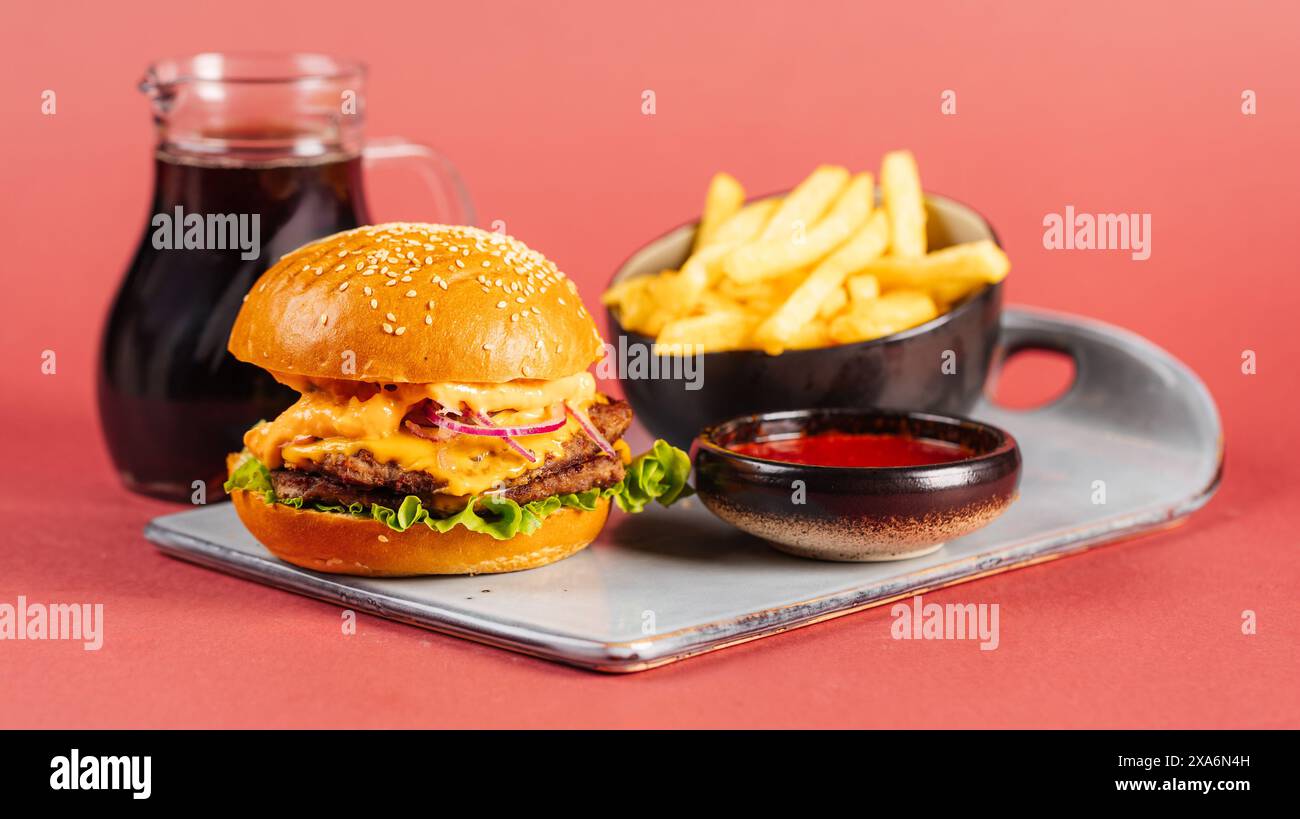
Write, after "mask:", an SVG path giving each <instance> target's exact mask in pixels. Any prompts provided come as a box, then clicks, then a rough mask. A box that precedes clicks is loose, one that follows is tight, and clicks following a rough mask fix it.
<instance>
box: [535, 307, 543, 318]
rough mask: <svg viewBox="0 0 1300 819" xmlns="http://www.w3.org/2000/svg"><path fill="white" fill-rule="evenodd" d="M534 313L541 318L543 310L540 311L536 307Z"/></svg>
mask: <svg viewBox="0 0 1300 819" xmlns="http://www.w3.org/2000/svg"><path fill="white" fill-rule="evenodd" d="M533 313H534V314H536V315H539V316H540V315H541V314H542V311H541V310H538V309H537V308H536V307H534V308H533Z"/></svg>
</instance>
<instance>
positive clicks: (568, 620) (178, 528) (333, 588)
mask: <svg viewBox="0 0 1300 819" xmlns="http://www.w3.org/2000/svg"><path fill="white" fill-rule="evenodd" d="M1003 343H1004V347H1005V349H1008V350H1014V349H1019V348H1024V347H1047V348H1053V349H1057V350H1061V351H1063V352H1066V353H1068V354H1070V355H1071V356H1073V357H1074V359H1075V362H1076V369H1077V377H1076V380H1075V383H1074V385H1073V386H1072V387H1071V389H1070V391H1069V392H1068V393H1067V394H1066V395H1064V396H1063V397H1062V398H1060V399H1059V400H1057V401H1056V402H1054V403H1053V404H1051V405H1049V406H1047V407H1043V408H1039V409H1036V410H1032V411H1029V412H1015V411H1009V410H1006V409H1002V408H1000V407H998V406H995V405H992V404H987V403H984V404H981V405H980V406H978V407H976V409H975V410H974V411H973V412H972V413H971V414H972V415H973V416H975V417H977V418H980V419H982V420H985V421H989V422H991V423H994V424H996V425H998V426H1001V427H1004V428H1005V429H1007V430H1009V431H1011V432H1012V434H1014V435H1015V436H1016V438H1017V439H1018V440H1019V442H1020V446H1021V450H1022V453H1023V456H1024V477H1023V480H1022V483H1021V488H1020V491H1021V496H1020V499H1019V500H1018V501H1017V502H1016V503H1015V504H1014V505H1013V506H1012V507H1011V509H1010V510H1009V511H1008V512H1007V513H1006V514H1005V515H1003V516H1002V517H1001V518H1000V519H998V520H996V521H995V522H994V523H993V524H991V525H990V526H988V527H987V528H985V529H983V530H981V531H979V532H976V533H974V534H972V535H969V536H967V537H965V538H961V539H960V540H956V541H953V542H951V543H949V544H947V545H946V546H944V547H943V548H942V549H940V550H939V551H937V552H935V553H933V554H930V555H926V556H924V557H919V558H915V559H912V560H904V561H899V562H895V563H868V564H848V563H820V562H815V561H810V560H803V559H801V558H797V557H790V556H788V555H785V554H782V553H781V552H777V551H775V550H774V549H771V548H769V547H767V546H766V545H764V544H763V542H762V541H760V540H757V539H755V538H753V537H750V536H748V535H745V534H742V533H741V532H738V531H736V530H734V529H732V528H730V527H729V526H727V525H726V524H724V523H722V522H721V521H718V520H717V519H715V518H714V517H712V516H711V515H710V514H709V513H708V512H707V511H705V509H704V508H703V507H702V506H701V505H700V504H699V502H698V499H691V500H690V501H688V502H687V504H686V506H685V508H683V507H682V506H674V507H673V508H672V509H662V508H659V507H657V506H656V507H655V508H653V509H652V510H650V511H648V512H646V513H644V514H642V515H637V516H624V515H622V514H620V513H618V512H614V513H613V514H612V515H611V516H610V524H609V525H608V526H607V527H606V528H605V531H604V533H603V534H602V535H601V537H600V539H599V540H598V541H597V542H596V543H595V544H594V545H593V546H592V547H591V548H589V549H586V550H585V551H583V552H581V553H579V554H577V555H575V556H574V557H571V558H569V559H567V560H562V561H560V562H559V563H555V564H552V565H550V566H546V567H543V568H540V569H534V570H532V571H526V572H519V573H515V574H504V575H483V576H479V577H435V578H417V579H397V580H370V579H364V578H355V577H342V576H338V575H321V574H315V573H313V572H309V571H305V570H303V569H298V568H295V567H293V566H290V565H288V564H285V563H281V562H280V561H278V560H276V559H275V558H273V557H272V556H271V555H270V554H269V553H268V552H267V551H266V550H265V549H263V548H262V546H261V545H260V544H258V543H257V541H255V540H254V539H253V538H252V536H250V535H249V534H248V532H247V531H245V530H244V528H243V526H242V525H240V523H239V520H238V518H236V516H235V512H234V509H233V508H231V506H230V504H228V503H222V504H217V505H213V506H211V507H207V508H203V509H198V510H195V511H190V512H182V513H179V514H174V515H167V516H165V517H160V518H158V519H156V520H154V521H152V522H151V523H149V525H148V526H147V527H146V529H145V534H146V536H147V537H148V538H149V539H150V540H151V541H153V542H154V543H156V544H157V545H158V547H159V548H160V549H162V550H163V551H164V552H166V553H168V554H171V555H174V556H176V557H180V558H183V559H185V560H189V561H192V562H195V563H199V564H201V565H204V566H209V567H211V568H215V569H219V570H221V571H224V572H228V573H230V574H235V575H239V576H241V577H247V578H250V579H253V580H257V581H260V582H263V583H267V584H269V585H272V586H276V587H279V588H282V589H287V590H289V591H295V592H298V593H300V594H306V595H310V596H312V597H317V598H320V599H323V600H328V601H331V602H334V603H337V604H339V605H342V606H347V607H349V608H353V609H358V610H361V611H366V612H370V613H372V614H376V615H379V616H381V617H387V618H390V619H393V620H399V621H401V622H404V623H410V624H413V625H417V626H423V627H425V628H429V629H433V630H435V631H440V632H446V633H448V634H454V635H457V636H460V637H466V638H469V639H471V640H477V641H479V642H483V643H488V644H491V645H495V646H499V647H502V648H509V649H513V650H515V651H521V652H524V653H527V654H532V655H535V656H538V657H545V658H547V659H551V660H558V661H560V662H565V663H570V664H573V665H577V666H582V667H586V668H592V669H598V670H601V671H639V670H642V669H646V668H652V667H654V666H656V665H662V664H664V663H669V662H673V661H675V660H680V659H682V658H684V657H690V656H692V655H695V654H700V653H703V652H706V651H712V650H714V649H718V648H724V647H726V646H730V645H735V644H736V643H741V642H745V641H747V640H753V639H756V638H759V637H764V636H767V635H770V634H776V633H778V632H781V631H785V630H787V629H791V628H796V627H798V626H805V625H808V624H810V623H815V622H818V621H820V620H825V619H828V618H831V617H838V616H840V615H843V614H849V613H851V612H854V611H858V610H860V609H864V608H869V607H871V606H877V605H880V604H882V603H886V602H889V601H891V600H893V599H895V598H898V597H900V596H904V595H911V594H915V593H917V592H921V591H925V590H927V589H934V588H937V587H940V586H945V585H950V584H953V583H960V582H963V581H966V580H972V579H975V578H978V577H982V576H984V575H987V574H991V573H994V572H1000V571H1005V570H1007V569H1011V568H1014V567H1017V566H1024V565H1027V564H1030V563H1037V562H1041V561H1044V560H1049V559H1051V558H1055V557H1060V556H1061V555H1064V554H1068V553H1071V552H1076V551H1080V550H1082V549H1086V548H1089V547H1092V546H1097V545H1100V544H1102V543H1106V542H1109V541H1115V540H1119V539H1123V538H1127V537H1131V536H1133V535H1136V534H1138V533H1141V532H1144V531H1148V530H1152V529H1156V528H1159V527H1162V526H1165V525H1168V524H1170V523H1171V522H1173V521H1176V520H1178V519H1179V518H1181V517H1183V516H1185V515H1187V514H1188V513H1190V512H1192V511H1193V510H1195V509H1197V508H1198V507H1200V506H1201V505H1202V504H1204V503H1205V502H1206V500H1208V499H1209V497H1210V495H1211V494H1212V493H1213V491H1214V489H1215V486H1216V485H1217V483H1218V478H1219V472H1220V466H1221V463H1222V456H1223V441H1222V437H1221V433H1220V427H1219V418H1218V413H1217V412H1216V410H1215V407H1214V403H1213V401H1212V400H1211V398H1210V395H1209V393H1208V392H1207V391H1206V389H1205V387H1204V386H1203V385H1202V384H1201V382H1200V381H1199V380H1198V379H1197V378H1196V376H1195V375H1193V374H1192V372H1191V371H1190V370H1188V369H1187V367H1185V366H1184V365H1183V364H1181V363H1180V362H1178V361H1177V360H1176V359H1174V358H1173V357H1171V356H1170V355H1169V354H1167V353H1165V352H1164V351H1163V350H1161V349H1159V348H1158V347H1156V346H1154V345H1152V344H1151V343H1150V342H1148V341H1146V340H1145V339H1142V338H1141V337H1139V336H1136V335H1133V334H1132V333H1128V332H1126V331H1123V330H1120V329H1117V328H1115V327H1111V326H1108V325H1105V324H1101V323H1098V322H1093V321H1086V320H1082V319H1078V318H1073V317H1067V316H1061V315H1054V314H1048V313H1041V312H1029V311H1025V310H1010V311H1007V313H1006V314H1005V316H1004V319H1003ZM642 440H644V439H642ZM633 442H634V443H636V441H635V439H634V441H633ZM1095 481H1104V482H1105V501H1106V502H1105V503H1104V504H1102V503H1094V499H1095V492H1094V482H1095Z"/></svg>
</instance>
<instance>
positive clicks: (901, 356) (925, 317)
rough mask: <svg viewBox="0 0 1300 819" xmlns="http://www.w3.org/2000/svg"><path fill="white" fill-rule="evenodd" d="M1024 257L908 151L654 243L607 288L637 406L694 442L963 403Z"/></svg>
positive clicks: (665, 431)
mask: <svg viewBox="0 0 1300 819" xmlns="http://www.w3.org/2000/svg"><path fill="white" fill-rule="evenodd" d="M1009 269H1010V263H1009V261H1008V260H1007V257H1006V254H1004V253H1003V252H1002V249H1001V248H1000V246H999V245H998V241H997V237H996V235H995V234H994V232H993V229H992V228H991V227H990V226H989V224H988V222H987V221H986V220H985V219H984V218H983V217H982V216H980V215H979V214H978V213H977V212H975V211H974V210H973V209H971V208H969V207H967V206H966V205H963V204H961V203H959V202H956V201H954V200H952V199H948V198H946V197H943V196H939V195H937V194H932V193H925V192H924V191H923V189H922V187H921V181H920V176H919V173H918V170H917V165H916V161H915V159H914V158H913V157H912V155H911V153H909V152H907V151H893V152H890V153H888V154H886V155H885V156H884V158H883V159H882V161H881V166H880V169H879V183H878V184H877V178H876V175H875V174H873V173H871V172H866V171H864V172H859V173H852V172H850V171H849V170H848V169H847V168H844V167H840V166H835V165H823V166H820V167H818V168H816V169H815V170H814V171H813V172H812V173H811V174H809V176H808V177H807V178H805V179H804V180H803V181H802V182H800V183H799V184H798V185H797V186H796V187H795V188H793V189H792V190H790V191H789V192H787V193H784V194H776V195H769V196H762V197H758V198H753V199H747V197H746V193H745V189H744V188H743V186H742V185H741V184H740V183H739V182H738V181H737V180H736V179H735V178H733V177H731V176H730V175H728V174H725V173H720V174H717V175H716V176H715V177H714V178H713V180H712V182H711V183H710V184H709V187H708V191H707V193H706V196H705V204H704V209H703V213H702V215H701V218H700V219H699V221H697V222H692V223H689V224H686V225H683V226H681V227H679V228H676V229H674V230H672V231H670V232H669V233H667V234H665V235H663V236H660V237H659V238H657V239H655V240H654V241H652V242H650V243H649V244H647V245H646V246H644V247H643V248H641V249H640V250H638V251H637V252H636V253H634V254H633V255H632V256H631V258H629V259H628V260H627V261H626V262H625V263H624V264H623V266H622V267H621V268H620V269H619V270H618V272H617V273H616V274H615V275H614V277H613V279H612V280H611V282H610V285H609V287H608V289H607V290H606V292H605V293H604V295H603V297H602V301H603V302H604V304H605V306H606V309H607V311H608V318H609V327H610V337H611V338H613V339H614V340H615V343H616V344H617V354H618V356H619V359H620V361H619V366H618V368H617V369H618V373H619V379H620V381H621V383H622V386H623V390H624V393H625V395H626V396H627V399H628V401H629V402H631V404H632V406H633V409H634V411H635V412H636V414H637V417H638V418H639V419H640V420H641V421H642V422H643V423H644V424H645V425H646V427H647V428H648V429H649V430H650V431H651V432H652V433H654V434H655V435H657V436H660V437H663V438H666V439H668V440H669V441H671V442H673V443H674V444H676V445H678V446H685V445H688V444H689V443H690V441H691V440H692V439H693V438H694V437H695V435H696V433H697V432H698V431H699V430H700V429H702V428H703V427H706V426H708V425H710V424H714V423H717V422H720V421H723V420H725V419H728V418H732V417H735V416H738V415H744V414H748V413H755V412H765V411H773V410H789V409H805V408H814V407H855V408H863V409H870V408H881V407H884V408H897V409H908V410H917V411H932V412H943V413H949V414H961V413H964V412H966V411H967V410H969V409H970V407H971V406H972V405H973V404H974V402H975V401H976V399H977V398H978V397H979V395H980V391H981V390H982V388H983V385H984V380H985V377H986V376H987V374H988V369H989V363H990V361H991V359H992V356H993V350H994V347H995V345H996V343H997V336H998V322H999V317H1000V313H1001V306H1002V292H1001V291H1002V287H1001V282H1002V280H1003V279H1004V278H1005V277H1006V275H1007V273H1008V271H1009Z"/></svg>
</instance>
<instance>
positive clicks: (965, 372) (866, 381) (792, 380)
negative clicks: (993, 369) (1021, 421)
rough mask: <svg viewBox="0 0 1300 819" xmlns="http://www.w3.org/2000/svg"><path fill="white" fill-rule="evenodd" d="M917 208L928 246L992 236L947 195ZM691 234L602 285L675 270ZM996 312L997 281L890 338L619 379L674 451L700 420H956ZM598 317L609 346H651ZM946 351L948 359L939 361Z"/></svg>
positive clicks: (667, 242)
mask: <svg viewBox="0 0 1300 819" xmlns="http://www.w3.org/2000/svg"><path fill="white" fill-rule="evenodd" d="M926 210H927V213H928V220H927V234H928V240H929V247H931V248H932V249H936V250H937V249H939V248H943V247H948V246H949V245H953V244H958V243H961V242H973V241H977V240H979V239H994V240H995V241H996V239H997V236H996V235H995V234H994V232H993V229H992V228H991V227H990V226H989V224H988V222H986V221H985V220H984V218H983V217H981V216H980V215H979V214H978V213H976V212H975V211H974V210H972V209H971V208H969V207H967V206H965V205H962V204H960V203H958V202H955V201H953V200H951V199H946V198H944V197H942V196H936V195H934V194H927V195H926ZM695 229H696V223H692V224H688V225H683V226H682V227H679V228H677V229H676V230H673V231H672V232H670V233H668V234H666V235H664V236H661V237H660V238H658V239H656V240H654V241H653V242H651V243H650V244H648V245H646V246H645V247H644V248H642V249H641V250H639V251H637V252H636V253H635V254H633V255H632V257H631V258H630V259H628V260H627V261H626V262H624V263H623V266H622V267H621V268H619V270H618V272H617V273H615V274H614V277H613V279H611V281H610V285H613V284H614V283H615V282H619V281H622V280H623V279H627V278H632V277H635V276H644V275H648V274H652V273H658V272H659V271H661V270H665V269H675V268H677V267H680V265H681V264H682V262H684V261H685V260H686V257H687V256H688V255H689V254H690V249H691V244H692V242H693V241H694V238H695ZM1001 312H1002V286H1001V285H1000V284H998V285H993V286H991V287H986V288H984V289H983V290H980V291H978V292H976V293H974V294H972V295H971V296H970V297H968V298H967V299H966V300H965V301H964V302H962V303H961V304H959V305H957V306H956V307H954V308H953V309H952V310H950V311H949V312H947V313H944V314H943V315H941V316H939V317H937V318H935V319H934V320H932V321H928V322H926V323H925V324H922V325H920V326H917V327H913V328H911V329H910V330H904V331H903V332H901V333H896V334H894V335H892V336H886V337H884V338H878V339H874V340H872V341H863V342H859V343H857V344H843V345H839V346H835V347H821V348H817V349H811V350H789V351H787V352H784V353H782V354H781V355H776V356H772V355H768V354H766V353H764V352H761V351H758V350H734V351H725V352H716V353H705V354H704V355H702V356H700V357H699V359H698V360H699V361H700V370H699V373H700V375H701V378H700V379H699V380H698V383H694V382H695V381H696V379H694V378H693V377H692V374H691V373H684V372H679V373H678V376H679V377H665V376H664V374H663V373H662V372H660V373H658V374H656V375H655V377H644V376H643V375H641V374H640V373H639V372H638V371H637V370H636V369H634V368H628V367H625V366H619V367H618V374H619V380H620V382H621V383H622V385H623V393H624V395H626V396H627V400H628V402H629V403H631V405H632V409H633V410H634V411H635V413H636V417H637V418H638V419H639V420H640V421H641V423H642V424H644V425H645V426H646V428H647V429H649V430H650V432H651V433H653V434H654V435H655V436H656V437H660V438H665V439H667V440H668V441H669V442H671V443H673V444H674V445H676V446H679V447H685V446H686V445H687V444H688V443H689V442H690V441H691V439H693V438H694V437H695V435H696V434H697V433H698V432H699V431H700V430H701V429H703V428H704V427H706V426H708V425H709V424H715V423H718V422H719V421H722V420H724V419H727V418H734V417H736V416H738V415H744V414H748V413H753V412H764V411H769V410H787V409H797V408H799V407H859V408H864V409H866V408H871V407H882V406H883V407H908V408H910V409H916V410H927V411H932V412H942V413H954V414H962V413H965V412H968V411H969V410H970V408H971V407H972V406H974V404H975V401H976V400H977V399H978V398H979V396H980V391H981V389H982V388H983V386H984V379H985V377H986V376H987V375H988V369H989V362H990V360H991V359H992V356H993V348H994V345H995V344H996V343H997V338H998V322H999V319H1000V316H1001ZM607 314H608V318H609V332H610V337H611V338H612V339H613V340H614V344H615V347H616V350H623V351H625V350H638V349H639V350H648V349H650V345H651V344H653V340H652V339H650V338H648V337H646V336H643V335H640V334H638V333H633V332H630V331H628V330H626V329H624V327H623V325H622V324H620V323H619V320H618V316H617V315H616V314H615V313H614V312H613V311H607ZM636 345H640V346H636ZM948 351H951V352H952V355H949V356H945V354H946V353H947V352H948ZM953 356H955V358H953ZM945 358H952V359H953V361H954V363H955V364H956V372H955V373H945V372H944V369H943V366H942V365H943V363H944V361H945ZM661 369H662V368H661Z"/></svg>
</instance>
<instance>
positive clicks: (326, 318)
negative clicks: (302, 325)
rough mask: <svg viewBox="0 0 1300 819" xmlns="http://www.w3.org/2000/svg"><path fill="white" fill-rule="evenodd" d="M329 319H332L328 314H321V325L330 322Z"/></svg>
mask: <svg viewBox="0 0 1300 819" xmlns="http://www.w3.org/2000/svg"><path fill="white" fill-rule="evenodd" d="M329 318H330V317H329V316H328V315H327V314H325V313H321V314H320V323H321V325H322V326H324V324H325V322H327V321H329Z"/></svg>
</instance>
